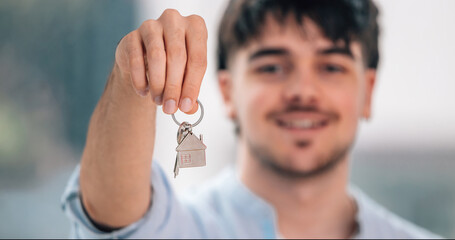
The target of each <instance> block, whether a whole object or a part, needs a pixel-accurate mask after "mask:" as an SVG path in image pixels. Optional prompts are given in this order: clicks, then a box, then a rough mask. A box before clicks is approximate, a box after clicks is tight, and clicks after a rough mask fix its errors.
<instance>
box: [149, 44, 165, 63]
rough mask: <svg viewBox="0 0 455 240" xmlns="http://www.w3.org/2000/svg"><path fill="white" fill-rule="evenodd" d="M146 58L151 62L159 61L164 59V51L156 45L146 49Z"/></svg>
mask: <svg viewBox="0 0 455 240" xmlns="http://www.w3.org/2000/svg"><path fill="white" fill-rule="evenodd" d="M147 58H148V59H150V60H151V61H160V60H164V59H165V58H166V54H165V52H164V50H163V49H162V48H160V47H158V46H156V45H151V46H149V47H148V48H147Z"/></svg>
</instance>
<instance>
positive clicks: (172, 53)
mask: <svg viewBox="0 0 455 240" xmlns="http://www.w3.org/2000/svg"><path fill="white" fill-rule="evenodd" d="M167 60H168V62H171V63H181V62H185V61H186V50H185V48H184V47H182V46H174V47H172V48H171V49H169V50H168V51H167Z"/></svg>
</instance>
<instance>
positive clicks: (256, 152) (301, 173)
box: [247, 140, 354, 180]
mask: <svg viewBox="0 0 455 240" xmlns="http://www.w3.org/2000/svg"><path fill="white" fill-rule="evenodd" d="M353 142H354V141H351V142H349V143H346V144H343V145H340V146H338V147H335V148H333V149H332V150H331V151H330V153H329V155H327V157H318V158H317V159H309V160H311V161H316V162H317V163H318V164H317V167H315V168H313V169H310V170H298V169H291V168H289V167H285V166H282V165H281V164H280V162H290V160H291V159H283V161H278V157H277V156H275V155H274V154H272V153H271V152H270V151H269V150H268V148H267V147H265V146H260V145H256V144H254V143H253V142H252V141H249V140H247V145H248V148H249V150H250V152H251V153H252V155H253V158H254V159H256V161H258V162H259V164H260V165H261V166H263V167H264V168H266V169H268V170H270V171H272V172H273V173H275V174H276V175H278V176H280V177H283V178H288V179H293V180H303V179H310V178H314V177H317V176H321V175H324V174H326V173H329V172H331V171H333V170H334V169H335V167H336V166H337V165H338V164H339V163H340V162H342V161H343V159H346V155H347V154H348V152H349V151H350V149H351V146H352V144H353ZM296 144H297V145H299V147H309V145H310V144H311V143H309V142H304V143H296Z"/></svg>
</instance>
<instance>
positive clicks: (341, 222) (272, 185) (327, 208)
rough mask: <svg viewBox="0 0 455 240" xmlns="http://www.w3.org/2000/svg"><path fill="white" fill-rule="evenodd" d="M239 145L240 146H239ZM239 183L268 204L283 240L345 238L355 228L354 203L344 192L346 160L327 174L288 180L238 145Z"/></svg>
mask: <svg viewBox="0 0 455 240" xmlns="http://www.w3.org/2000/svg"><path fill="white" fill-rule="evenodd" d="M239 145H240V144H239ZM238 160H239V163H240V174H241V180H242V182H243V183H244V184H245V185H246V186H247V187H248V188H249V189H250V190H251V191H253V192H254V193H255V194H257V195H258V196H260V197H261V198H263V199H264V200H265V201H267V202H268V203H269V204H271V205H272V206H273V207H274V208H275V211H276V215H277V224H278V226H277V227H278V230H279V231H280V233H281V234H282V237H285V238H321V237H323V238H347V237H350V236H351V235H352V233H353V230H354V225H355V214H356V209H355V202H354V201H353V200H352V199H351V198H350V196H349V194H348V193H347V189H346V188H347V181H348V174H349V165H348V157H346V159H343V160H342V161H340V162H339V163H338V164H337V166H335V167H334V168H333V169H331V170H330V171H329V172H325V173H322V174H321V175H318V176H314V177H311V178H302V179H296V178H288V177H285V176H282V175H279V174H277V173H276V172H274V171H273V170H271V169H269V168H267V167H265V166H263V165H262V164H260V163H259V161H257V160H256V159H254V158H253V156H252V155H251V153H250V152H249V150H248V148H247V146H245V145H244V144H242V145H241V146H239V151H238Z"/></svg>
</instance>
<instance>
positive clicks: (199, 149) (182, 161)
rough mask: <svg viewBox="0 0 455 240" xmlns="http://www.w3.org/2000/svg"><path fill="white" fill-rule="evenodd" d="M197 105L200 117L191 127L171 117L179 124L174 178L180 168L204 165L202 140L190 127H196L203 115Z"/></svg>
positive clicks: (202, 111)
mask: <svg viewBox="0 0 455 240" xmlns="http://www.w3.org/2000/svg"><path fill="white" fill-rule="evenodd" d="M198 103H199V105H200V106H201V117H200V118H199V120H198V121H197V122H196V123H195V124H193V125H191V124H189V123H188V122H183V123H181V124H180V123H179V122H178V121H177V120H176V119H175V117H174V115H172V117H173V119H174V121H175V122H176V123H178V124H180V126H179V129H178V132H177V143H178V146H177V148H176V149H175V150H176V151H177V156H176V158H175V165H174V178H175V177H177V175H178V174H179V169H180V168H189V167H202V166H205V165H206V160H205V149H206V148H207V146H205V144H204V142H203V138H202V134H201V135H199V138H198V137H196V136H195V135H194V134H193V130H192V127H194V126H196V125H197V124H198V123H199V122H200V121H201V119H202V117H203V115H204V108H203V107H202V105H201V103H200V102H199V100H198Z"/></svg>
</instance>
